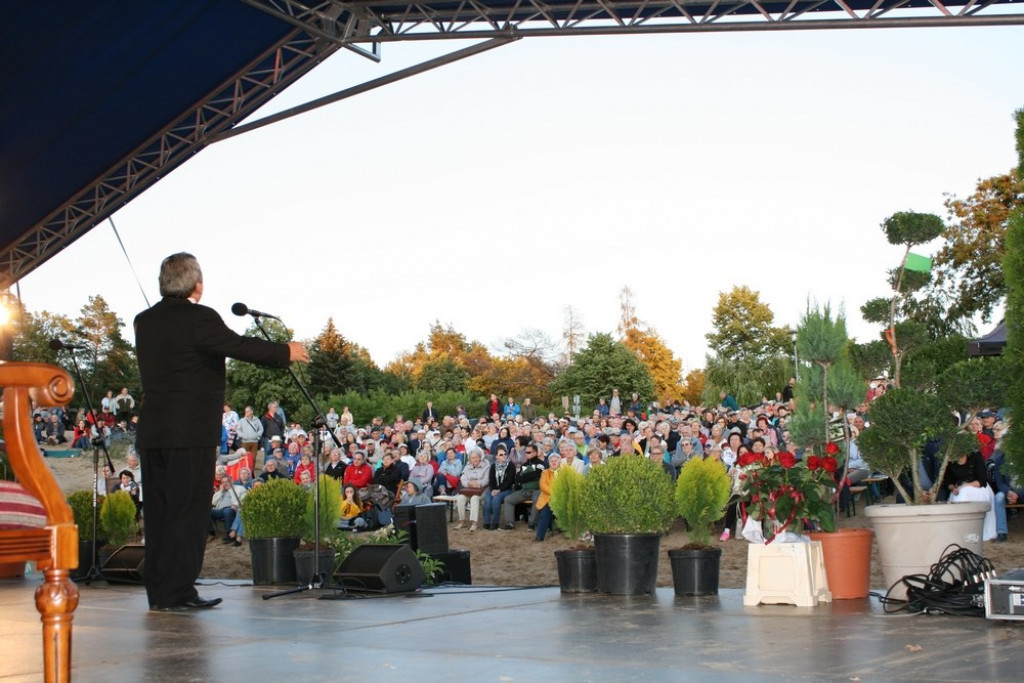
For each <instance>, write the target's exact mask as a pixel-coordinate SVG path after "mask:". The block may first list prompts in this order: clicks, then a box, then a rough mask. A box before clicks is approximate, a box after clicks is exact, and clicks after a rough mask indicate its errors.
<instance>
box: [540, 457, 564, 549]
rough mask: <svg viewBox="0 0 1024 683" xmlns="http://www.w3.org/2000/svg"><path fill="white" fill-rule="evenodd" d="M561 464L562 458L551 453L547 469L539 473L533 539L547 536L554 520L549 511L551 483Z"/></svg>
mask: <svg viewBox="0 0 1024 683" xmlns="http://www.w3.org/2000/svg"><path fill="white" fill-rule="evenodd" d="M561 464H562V458H561V457H560V456H558V455H555V454H552V455H551V456H550V457H548V469H546V470H544V472H543V473H542V474H541V475H540V495H539V496H537V502H536V503H534V507H535V508H537V535H536V537H535V538H534V539H533V540H535V541H543V540H544V537H545V536H547V533H548V530H549V529H550V528H551V523H552V521H554V513H553V512H552V511H551V505H549V503H550V502H551V484H552V482H554V480H555V477H556V476H557V475H558V468H559V466H560V465H561Z"/></svg>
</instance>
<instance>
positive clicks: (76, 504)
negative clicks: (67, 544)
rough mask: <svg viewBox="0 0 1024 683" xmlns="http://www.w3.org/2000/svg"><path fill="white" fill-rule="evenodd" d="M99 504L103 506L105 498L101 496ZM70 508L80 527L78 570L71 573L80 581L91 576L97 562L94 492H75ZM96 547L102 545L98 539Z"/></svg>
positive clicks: (70, 501) (69, 501)
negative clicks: (94, 534) (93, 518)
mask: <svg viewBox="0 0 1024 683" xmlns="http://www.w3.org/2000/svg"><path fill="white" fill-rule="evenodd" d="M98 502H99V503H100V504H101V505H102V503H103V496H100V499H99V501H98ZM68 507H70V508H71V515H72V516H73V517H74V519H75V524H76V525H77V526H78V568H77V569H75V570H74V571H73V572H71V578H72V579H74V580H75V581H78V580H80V579H84V578H85V577H87V576H88V575H89V572H90V571H91V570H92V567H93V564H94V562H95V561H96V558H95V546H94V545H93V533H92V532H93V525H92V491H89V490H85V491H75V492H73V493H72V494H71V495H69V496H68ZM97 526H98V524H97ZM97 530H98V529H97ZM96 545H102V542H101V541H100V540H99V539H96Z"/></svg>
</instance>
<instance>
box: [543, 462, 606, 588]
mask: <svg viewBox="0 0 1024 683" xmlns="http://www.w3.org/2000/svg"><path fill="white" fill-rule="evenodd" d="M583 483H584V476H583V475H582V474H580V473H579V472H577V471H576V470H575V469H573V468H571V467H566V468H560V469H559V470H558V472H557V476H556V477H555V478H554V481H553V482H552V484H551V502H550V505H551V511H552V512H553V513H554V514H555V521H556V523H557V524H558V528H559V529H561V530H562V531H564V532H565V534H566V535H567V536H568V537H569V538H577V539H578V538H580V537H582V536H583V534H584V533H585V532H586V531H587V528H586V526H585V525H584V522H583ZM555 562H556V563H557V564H558V585H559V587H560V588H561V589H562V592H563V593H593V592H594V591H595V590H597V560H596V557H595V555H594V548H593V546H589V545H587V544H585V543H581V544H579V545H577V546H576V547H574V548H568V549H566V550H556V551H555Z"/></svg>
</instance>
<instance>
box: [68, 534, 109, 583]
mask: <svg viewBox="0 0 1024 683" xmlns="http://www.w3.org/2000/svg"><path fill="white" fill-rule="evenodd" d="M101 545H102V544H101ZM92 562H93V557H92V541H83V540H81V539H79V541H78V569H72V570H71V580H72V581H81V580H82V579H84V578H85V577H87V576H89V572H90V571H91V570H92Z"/></svg>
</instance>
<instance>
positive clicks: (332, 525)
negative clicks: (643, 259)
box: [293, 476, 341, 581]
mask: <svg viewBox="0 0 1024 683" xmlns="http://www.w3.org/2000/svg"><path fill="white" fill-rule="evenodd" d="M317 479H318V484H317V486H318V488H319V492H320V524H319V531H320V535H319V537H318V536H317V533H316V526H317V525H316V521H315V514H316V501H315V499H314V497H313V496H312V495H309V496H307V497H306V498H307V500H306V513H305V516H304V517H303V526H304V527H305V528H304V529H303V532H302V537H301V542H300V545H299V547H298V548H296V549H295V551H294V553H293V554H294V556H295V574H296V577H297V578H298V580H299V581H308V580H309V579H311V578H312V577H314V576H316V575H317V574H324V575H325V576H327V577H328V578H329V577H330V576H331V573H332V570H333V567H334V548H333V546H332V544H331V538H332V537H334V536H336V535H337V534H338V533H339V532H338V520H339V519H340V518H341V487H340V486H339V484H338V481H337V480H336V479H333V478H331V477H325V476H321V477H317ZM317 561H319V564H315V563H316V562H317Z"/></svg>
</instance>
